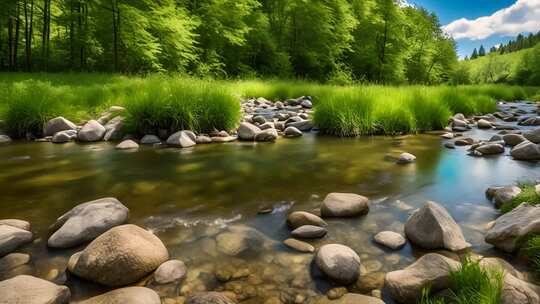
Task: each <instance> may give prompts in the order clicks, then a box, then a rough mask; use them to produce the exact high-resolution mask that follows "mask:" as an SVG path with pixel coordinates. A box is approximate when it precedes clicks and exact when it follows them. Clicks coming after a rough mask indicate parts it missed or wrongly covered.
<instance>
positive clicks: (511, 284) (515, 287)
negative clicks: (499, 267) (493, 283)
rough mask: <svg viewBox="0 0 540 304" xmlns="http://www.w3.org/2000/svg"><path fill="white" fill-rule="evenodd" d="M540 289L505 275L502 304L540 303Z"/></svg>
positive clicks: (508, 274)
mask: <svg viewBox="0 0 540 304" xmlns="http://www.w3.org/2000/svg"><path fill="white" fill-rule="evenodd" d="M539 294H540V287H539V286H537V285H534V284H531V283H528V282H525V281H523V280H520V279H518V278H516V277H515V276H513V275H512V274H510V273H504V278H503V287H502V291H501V302H500V303H501V304H533V303H534V304H536V303H540V297H539Z"/></svg>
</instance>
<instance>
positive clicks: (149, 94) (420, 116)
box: [0, 73, 537, 137]
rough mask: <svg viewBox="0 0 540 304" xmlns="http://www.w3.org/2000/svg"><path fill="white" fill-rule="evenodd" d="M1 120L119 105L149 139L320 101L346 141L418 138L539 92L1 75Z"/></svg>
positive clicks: (29, 124) (18, 125) (24, 127)
mask: <svg viewBox="0 0 540 304" xmlns="http://www.w3.org/2000/svg"><path fill="white" fill-rule="evenodd" d="M0 89H2V91H3V92H5V93H4V94H2V95H1V96H0V119H4V120H5V121H6V125H7V126H8V131H9V133H10V134H11V135H13V136H15V137H22V136H24V134H25V133H26V132H33V133H39V131H40V130H41V128H42V125H43V123H44V122H45V121H47V120H48V119H50V118H52V117H54V116H58V115H62V116H65V117H67V118H68V119H71V120H73V121H81V120H86V119H89V118H95V117H97V116H98V115H99V113H101V112H102V111H104V110H105V109H107V108H108V107H109V106H111V105H120V106H124V107H126V108H127V126H128V128H130V129H131V130H130V131H132V132H138V133H148V132H154V131H155V130H156V129H159V128H164V129H170V130H172V131H174V130H178V129H192V130H195V131H209V130H211V129H213V128H216V129H224V130H231V129H234V127H235V126H236V125H237V124H238V122H239V120H240V118H241V113H240V106H239V104H238V100H239V98H241V97H259V96H262V97H265V98H267V99H271V100H278V99H280V100H284V99H287V98H295V97H298V96H302V95H310V96H312V97H313V99H314V105H315V113H314V117H313V119H314V121H315V123H316V125H318V127H319V128H320V129H321V131H322V132H324V133H327V134H332V135H339V136H354V135H361V134H397V133H414V132H419V131H424V130H433V129H441V128H442V127H444V126H445V125H446V122H447V119H448V118H449V117H450V115H452V114H453V113H457V112H461V113H464V114H482V113H487V112H492V111H494V110H495V100H497V99H504V100H514V99H524V98H526V97H527V96H531V95H532V94H535V93H537V90H535V89H532V88H521V87H514V86H502V85H482V86H460V87H450V86H438V87H426V86H404V87H391V86H375V85H357V86H331V85H323V84H317V83H312V82H304V81H274V80H269V81H261V80H253V81H250V80H242V81H210V80H200V79H193V78H186V77H181V76H157V75H153V76H148V77H135V76H134V77H128V76H118V75H107V74H23V73H3V74H0Z"/></svg>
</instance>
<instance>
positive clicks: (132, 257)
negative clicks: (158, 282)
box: [68, 225, 169, 286]
mask: <svg viewBox="0 0 540 304" xmlns="http://www.w3.org/2000/svg"><path fill="white" fill-rule="evenodd" d="M168 258H169V253H168V252H167V248H165V246H164V245H163V243H162V242H161V241H160V240H159V239H158V238H157V237H156V236H155V235H153V234H152V233H151V232H149V231H146V230H144V229H142V228H140V227H138V226H135V225H122V226H117V227H114V228H112V229H110V230H109V231H107V232H105V233H103V234H102V235H100V236H99V237H97V238H96V239H95V240H93V241H92V242H91V243H90V244H89V245H88V246H87V247H86V248H85V249H84V250H83V251H81V252H78V253H75V254H74V255H72V256H71V258H70V259H69V262H68V269H69V271H70V272H71V273H73V274H75V275H77V276H79V277H81V278H84V279H87V280H90V281H94V282H97V283H100V284H103V285H107V286H123V285H127V284H131V283H134V282H137V281H138V280H140V279H141V278H143V277H144V276H146V275H148V274H149V273H151V272H152V271H154V270H155V269H156V268H158V267H159V265H161V264H162V263H163V262H165V261H167V260H168Z"/></svg>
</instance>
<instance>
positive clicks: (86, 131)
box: [77, 120, 107, 142]
mask: <svg viewBox="0 0 540 304" xmlns="http://www.w3.org/2000/svg"><path fill="white" fill-rule="evenodd" d="M105 132H107V129H105V127H104V126H102V125H101V124H100V123H99V122H97V121H95V120H90V121H89V122H87V123H86V124H85V125H84V126H83V127H82V129H81V130H80V131H79V133H78V134H77V138H78V139H79V140H80V141H83V142H93V141H100V140H102V139H103V136H105Z"/></svg>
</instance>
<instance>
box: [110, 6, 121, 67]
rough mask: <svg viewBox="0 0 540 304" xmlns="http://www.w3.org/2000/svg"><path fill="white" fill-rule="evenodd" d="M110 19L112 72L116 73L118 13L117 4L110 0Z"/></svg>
mask: <svg viewBox="0 0 540 304" xmlns="http://www.w3.org/2000/svg"><path fill="white" fill-rule="evenodd" d="M112 18H113V20H112V21H113V53H114V54H113V56H114V59H113V60H114V71H115V72H117V71H118V31H119V24H118V21H119V20H120V12H119V11H117V2H116V0H112Z"/></svg>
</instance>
